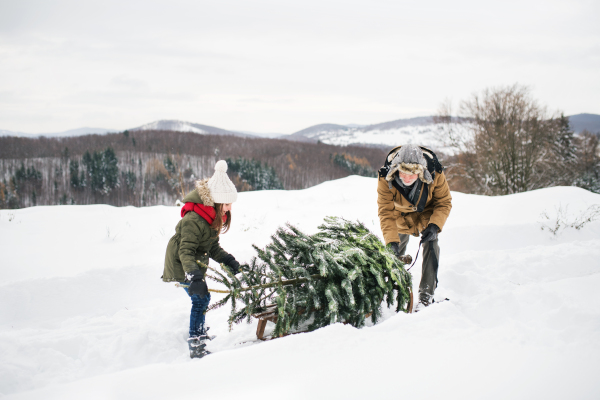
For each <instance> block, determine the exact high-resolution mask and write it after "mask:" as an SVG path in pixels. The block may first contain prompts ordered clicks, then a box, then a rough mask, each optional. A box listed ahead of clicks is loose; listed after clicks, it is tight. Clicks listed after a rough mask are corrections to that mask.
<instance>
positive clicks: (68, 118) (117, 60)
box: [0, 0, 600, 134]
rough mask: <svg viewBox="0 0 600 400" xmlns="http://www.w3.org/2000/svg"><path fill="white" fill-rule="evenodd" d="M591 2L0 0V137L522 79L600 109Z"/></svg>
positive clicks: (231, 120)
mask: <svg viewBox="0 0 600 400" xmlns="http://www.w3.org/2000/svg"><path fill="white" fill-rule="evenodd" d="M599 15H600V2H598V1H591V0H570V1H563V0H560V1H557V0H545V1H529V0H524V1H513V0H507V1H498V2H481V1H463V0H458V1H452V2H448V1H437V0H434V1H420V2H417V1H398V0H395V1H381V0H368V1H366V0H360V1H357V0H344V1H338V0H318V1H315V0H302V1H300V0H294V1H281V0H278V1H276V0H253V1H251V2H250V1H241V0H219V1H214V0H213V1H204V0H193V1H183V0H169V1H156V0H144V1H138V0H135V1H126V0H119V1H113V0H102V1H94V0H91V1H90V0H86V1H80V0H75V1H73V0H19V1H15V0H0V129H5V130H11V131H17V132H27V133H46V132H59V131H64V130H68V129H73V128H79V127H84V126H87V127H90V126H91V127H99V128H108V129H117V130H122V129H127V128H132V127H136V126H139V125H143V124H146V123H149V122H152V121H156V120H160V119H178V120H183V121H189V122H195V123H200V124H205V125H212V126H216V127H219V128H223V129H229V130H238V131H246V132H256V133H280V134H289V133H293V132H296V131H299V130H301V129H304V128H306V127H309V126H311V125H315V124H319V123H338V124H349V123H356V124H373V123H379V122H385V121H391V120H395V119H400V118H407V117H415V116H424V115H433V114H435V112H436V110H437V109H438V107H439V105H440V104H441V103H442V102H443V101H445V100H446V99H450V100H452V101H454V102H456V103H458V102H459V101H461V100H464V99H466V98H468V97H469V96H470V95H471V94H472V93H474V92H479V91H481V90H483V89H485V88H489V87H498V86H505V85H512V84H515V83H518V84H521V85H526V86H528V87H529V88H530V89H531V94H532V96H533V97H534V98H535V99H536V100H538V101H539V102H540V103H541V104H543V105H545V106H547V107H548V109H549V110H551V111H561V112H564V113H565V114H566V115H573V114H579V113H595V114H600V24H598V16H599Z"/></svg>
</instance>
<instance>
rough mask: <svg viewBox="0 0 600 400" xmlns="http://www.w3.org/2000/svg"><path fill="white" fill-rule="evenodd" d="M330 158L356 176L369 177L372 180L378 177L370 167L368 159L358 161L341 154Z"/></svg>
mask: <svg viewBox="0 0 600 400" xmlns="http://www.w3.org/2000/svg"><path fill="white" fill-rule="evenodd" d="M330 158H331V159H332V161H333V163H334V164H335V165H339V166H340V167H342V168H344V169H346V170H348V171H350V172H351V173H352V174H354V175H360V176H368V177H370V178H374V177H376V176H377V173H376V172H375V170H374V169H373V168H371V165H369V163H368V161H367V160H366V159H358V158H356V157H352V156H349V155H347V154H339V153H336V154H332V155H330Z"/></svg>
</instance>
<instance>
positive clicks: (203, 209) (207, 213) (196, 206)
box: [181, 203, 227, 225]
mask: <svg viewBox="0 0 600 400" xmlns="http://www.w3.org/2000/svg"><path fill="white" fill-rule="evenodd" d="M190 211H193V212H195V213H196V214H198V215H199V216H201V217H202V218H204V219H205V220H206V222H208V224H209V225H212V223H213V221H214V220H215V217H216V216H217V212H216V211H215V208H214V207H209V206H205V205H204V204H200V203H185V205H184V206H183V207H181V218H183V217H184V215H185V214H187V213H188V212H190ZM226 220H227V215H223V222H225V221H226Z"/></svg>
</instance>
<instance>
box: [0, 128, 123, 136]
mask: <svg viewBox="0 0 600 400" xmlns="http://www.w3.org/2000/svg"><path fill="white" fill-rule="evenodd" d="M115 132H118V130H115V129H105V128H88V127H84V128H76V129H69V130H68V131H63V132H51V133H24V132H13V131H8V130H2V129H0V136H22V137H38V136H46V137H67V136H81V135H91V134H95V133H96V134H101V135H102V134H105V133H115Z"/></svg>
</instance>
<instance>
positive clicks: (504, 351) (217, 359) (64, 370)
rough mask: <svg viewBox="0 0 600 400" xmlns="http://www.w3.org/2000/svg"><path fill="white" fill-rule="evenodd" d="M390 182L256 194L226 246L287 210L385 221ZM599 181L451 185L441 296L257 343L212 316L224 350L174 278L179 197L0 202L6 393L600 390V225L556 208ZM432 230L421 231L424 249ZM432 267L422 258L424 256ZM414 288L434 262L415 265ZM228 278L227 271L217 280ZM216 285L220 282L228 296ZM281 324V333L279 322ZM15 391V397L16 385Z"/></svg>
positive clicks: (447, 394) (486, 394)
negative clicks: (469, 188)
mask: <svg viewBox="0 0 600 400" xmlns="http://www.w3.org/2000/svg"><path fill="white" fill-rule="evenodd" d="M375 187H376V181H375V179H372V178H363V177H356V176H352V177H348V178H345V179H341V180H337V181H331V182H326V183H323V184H321V185H318V186H316V187H313V188H309V189H306V190H300V191H263V192H250V193H241V194H240V195H239V200H238V202H237V203H235V204H234V209H233V211H234V214H233V220H232V222H233V227H232V230H231V231H230V232H229V233H227V234H225V235H223V236H222V239H221V240H222V245H223V247H224V248H225V249H226V250H228V251H229V252H231V253H232V254H234V255H235V256H236V258H237V259H238V260H240V261H248V260H249V259H250V258H251V257H252V255H253V254H254V252H253V250H252V248H251V244H253V243H255V244H257V245H259V246H263V245H265V244H266V243H267V242H268V240H269V235H270V234H271V233H273V232H274V230H275V229H276V228H277V227H278V226H280V225H282V224H283V223H285V222H291V223H293V224H296V225H297V226H298V227H300V228H301V229H303V230H305V231H307V232H309V233H312V232H314V231H316V227H317V225H319V223H320V222H321V221H322V219H323V217H325V216H326V215H339V216H343V217H346V218H349V219H360V220H361V221H363V222H365V223H366V224H367V225H368V226H369V227H371V228H372V230H373V232H375V233H377V234H378V235H380V230H379V222H378V218H377V208H376V191H375ZM599 203H600V195H597V194H592V193H590V192H587V191H585V190H582V189H578V188H572V187H558V188H550V189H543V190H536V191H533V192H528V193H523V194H517V195H511V196H505V197H484V196H475V195H465V194H461V193H453V204H454V208H453V210H452V213H451V214H450V218H449V220H448V223H447V225H446V227H445V229H444V232H443V233H442V234H441V235H440V247H441V264H440V274H439V281H440V283H439V285H440V286H439V288H438V291H437V296H436V297H438V298H443V297H448V298H450V301H449V302H443V303H439V304H435V305H433V306H431V307H429V308H427V309H424V310H423V311H421V312H419V313H416V314H410V315H407V314H394V313H393V312H392V311H391V310H390V311H387V312H386V313H385V318H384V320H383V321H381V322H380V323H378V324H377V325H376V326H369V327H365V328H363V329H355V328H352V327H350V326H345V325H342V324H336V325H333V326H329V327H326V328H323V329H320V330H318V331H315V332H312V333H304V334H298V335H293V336H289V337H285V338H280V339H277V340H273V341H268V342H256V340H255V339H256V336H255V330H256V322H255V321H253V323H252V324H249V325H248V324H245V323H244V324H241V325H237V326H235V327H234V329H233V331H231V332H228V330H227V323H226V319H227V316H228V311H229V310H228V308H221V309H218V310H216V311H211V312H209V313H208V314H207V321H208V324H209V325H210V326H211V333H213V334H216V335H218V337H217V338H216V339H215V340H214V341H212V342H210V344H209V346H208V347H209V350H211V351H212V352H213V354H212V355H210V356H208V357H206V358H203V359H200V360H198V359H196V360H190V359H189V357H188V354H187V345H186V341H185V339H186V337H187V328H188V325H187V324H188V316H189V314H188V312H189V298H188V297H187V295H186V294H185V293H184V292H183V290H182V289H179V288H175V287H174V285H173V284H167V283H163V282H162V281H161V280H160V276H161V273H162V265H163V257H164V251H165V247H166V244H167V241H168V240H169V238H170V236H171V235H172V234H173V232H174V227H175V224H176V223H177V221H178V220H179V208H176V207H163V206H161V207H149V208H133V207H125V208H115V207H109V206H102V205H98V206H53V207H33V208H28V209H23V210H1V211H0V253H1V256H0V264H1V273H2V281H1V283H0V393H1V394H2V395H4V396H5V397H4V398H7V399H9V398H10V399H13V398H14V399H36V400H40V399H44V400H45V399H80V398H85V399H148V400H150V399H161V400H164V399H167V398H175V399H200V398H201V399H237V400H239V399H254V398H257V399H258V398H269V397H272V396H273V395H276V396H278V397H279V398H285V399H306V398H316V399H328V400H329V399H367V398H368V399H397V398H409V399H430V398H431V399H507V398H510V399H533V398H535V399H565V398H569V399H597V398H600V380H598V378H597V375H598V371H600V290H598V287H600V221H596V222H592V223H589V224H588V225H586V226H585V227H584V228H583V229H581V230H575V229H572V228H567V229H564V230H563V231H560V232H559V234H558V235H557V236H555V235H553V234H551V233H550V232H548V231H543V230H541V229H540V222H542V221H543V222H545V223H546V224H549V221H547V220H543V219H542V218H541V216H540V214H542V213H543V212H547V214H548V215H549V216H550V219H551V220H552V218H554V217H555V215H556V214H557V210H558V208H559V206H560V207H561V209H562V210H564V209H565V208H566V207H567V206H568V213H569V215H570V217H568V218H574V217H575V216H577V215H580V214H581V212H583V211H584V210H585V209H587V208H588V207H589V206H590V205H592V204H599ZM417 242H418V241H417V240H415V239H413V240H411V242H410V244H409V253H410V254H412V255H413V256H414V255H415V253H416V250H417V244H418V243H417ZM418 265H420V262H419V263H418ZM412 272H414V274H413V277H414V283H415V288H416V287H417V286H418V282H419V279H420V271H419V268H418V267H417V266H415V268H413V270H412ZM213 285H214V284H213ZM215 299H217V296H214V295H213V301H214V300H215ZM267 329H272V327H270V328H269V327H268V328H267ZM0 397H2V396H1V395H0Z"/></svg>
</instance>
